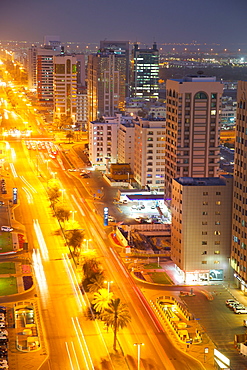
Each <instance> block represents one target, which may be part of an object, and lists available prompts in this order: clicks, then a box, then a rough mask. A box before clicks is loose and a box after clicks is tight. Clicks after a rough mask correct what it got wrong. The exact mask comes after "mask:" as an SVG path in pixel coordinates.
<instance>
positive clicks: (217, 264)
mask: <svg viewBox="0 0 247 370" xmlns="http://www.w3.org/2000/svg"><path fill="white" fill-rule="evenodd" d="M232 187H233V178H232V176H231V175H225V176H220V177H208V178H191V177H181V178H176V179H173V181H172V206H171V209H172V228H171V231H172V237H171V246H172V248H171V258H172V260H173V262H174V263H175V265H176V267H177V270H178V271H179V272H180V275H181V277H182V278H183V281H184V282H186V283H192V282H193V281H196V282H200V281H214V280H218V281H220V280H225V279H229V274H230V266H229V257H230V249H231V212H232Z"/></svg>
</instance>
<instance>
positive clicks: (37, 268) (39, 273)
mask: <svg viewBox="0 0 247 370" xmlns="http://www.w3.org/2000/svg"><path fill="white" fill-rule="evenodd" d="M32 260H33V263H32V266H33V269H34V272H35V277H36V281H37V283H38V285H39V288H40V292H41V293H42V295H44V300H45V302H46V301H47V299H48V295H49V290H48V285H47V281H46V277H45V272H44V268H43V264H42V260H41V256H40V252H39V250H38V249H34V250H33V254H32Z"/></svg>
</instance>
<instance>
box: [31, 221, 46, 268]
mask: <svg viewBox="0 0 247 370" xmlns="http://www.w3.org/2000/svg"><path fill="white" fill-rule="evenodd" d="M33 227H34V231H35V234H36V237H37V240H38V243H39V247H40V250H41V254H42V257H43V259H44V260H45V261H48V260H49V254H48V249H47V246H46V242H45V239H44V236H43V234H42V231H41V228H40V225H39V221H38V220H37V219H36V220H33Z"/></svg>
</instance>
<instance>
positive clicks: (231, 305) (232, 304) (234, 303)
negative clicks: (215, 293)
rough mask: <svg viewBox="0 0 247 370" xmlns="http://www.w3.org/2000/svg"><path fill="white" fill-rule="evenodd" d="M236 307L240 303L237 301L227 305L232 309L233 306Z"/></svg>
mask: <svg viewBox="0 0 247 370" xmlns="http://www.w3.org/2000/svg"><path fill="white" fill-rule="evenodd" d="M238 305H240V303H239V302H238V301H235V302H232V303H229V305H228V307H229V308H232V309H233V308H234V307H235V306H238Z"/></svg>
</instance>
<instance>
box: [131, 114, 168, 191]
mask: <svg viewBox="0 0 247 370" xmlns="http://www.w3.org/2000/svg"><path fill="white" fill-rule="evenodd" d="M164 166H165V120H164V119H163V120H162V119H141V118H140V119H139V121H137V122H136V123H135V143H134V178H135V180H136V181H137V182H138V184H139V185H140V186H141V187H142V188H144V187H145V186H148V187H149V188H151V189H157V188H160V187H162V189H163V188H164Z"/></svg>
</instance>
